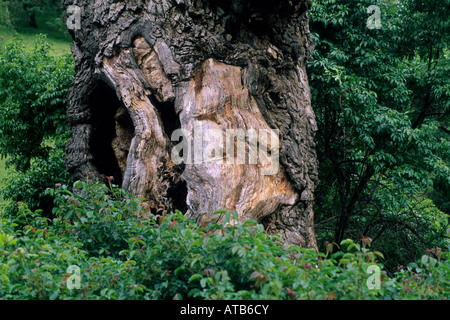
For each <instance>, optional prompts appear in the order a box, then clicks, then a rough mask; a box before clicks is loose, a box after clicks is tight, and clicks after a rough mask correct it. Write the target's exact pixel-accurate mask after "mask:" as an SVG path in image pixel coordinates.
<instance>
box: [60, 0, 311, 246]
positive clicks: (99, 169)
mask: <svg viewBox="0 0 450 320" xmlns="http://www.w3.org/2000/svg"><path fill="white" fill-rule="evenodd" d="M62 3H63V7H64V8H67V7H68V6H69V5H77V6H79V7H81V28H80V29H77V30H71V31H70V32H71V34H72V36H73V38H74V44H73V46H72V52H73V54H74V57H75V62H76V74H75V80H74V83H73V86H72V88H71V91H70V97H69V101H70V106H69V110H68V113H67V115H68V120H69V122H70V124H71V128H72V138H71V139H70V141H69V142H68V144H67V157H66V165H67V168H68V170H69V172H71V174H72V176H73V178H74V180H78V179H85V177H86V173H87V172H88V173H89V176H90V178H91V179H95V180H97V181H105V177H106V176H113V177H114V180H115V182H116V183H118V184H120V185H121V186H122V187H123V188H125V189H126V190H127V191H128V192H130V193H132V194H134V195H136V196H139V197H144V198H145V199H146V200H145V201H144V202H143V205H144V206H145V208H147V209H148V210H149V211H151V212H156V211H157V210H158V209H160V208H162V209H165V210H174V209H178V210H181V211H183V212H184V213H185V214H186V215H188V216H190V217H193V218H195V219H196V220H197V222H198V223H199V224H200V225H206V224H208V223H209V222H212V221H216V220H217V216H215V215H213V213H214V212H215V211H216V210H218V209H233V210H234V209H235V210H236V211H237V212H238V214H239V217H240V219H241V220H245V219H249V218H254V219H257V220H258V221H260V222H261V223H263V224H264V225H265V226H266V227H267V228H268V229H269V231H270V232H272V233H275V232H278V233H282V235H283V237H284V239H285V241H286V242H290V243H298V242H300V241H304V242H305V243H306V245H307V246H309V247H316V244H315V239H314V231H313V209H312V202H313V192H314V186H315V184H316V182H317V164H316V154H315V151H314V132H315V130H316V122H315V117H314V113H313V111H312V109H311V101H310V92H309V86H308V79H307V75H306V72H305V63H306V60H307V59H308V57H309V55H310V53H311V51H312V49H313V44H312V40H311V36H310V33H309V29H308V17H307V9H308V5H309V0H293V1H278V2H265V1H256V0H250V1H242V0H241V1H239V0H221V1H212V0H209V1H208V0H129V1H115V0H95V1H93V0H75V1H74V0H63V1H62ZM199 128H201V129H202V131H201V132H203V133H205V132H206V133H207V134H204V135H203V136H200V140H198V135H197V133H196V130H199ZM180 129H183V130H184V132H185V133H186V135H185V136H184V138H182V139H180V140H177V141H172V140H173V139H172V134H173V133H176V132H179V130H180ZM231 129H234V130H242V131H244V133H246V135H245V136H242V135H236V136H233V137H232V140H227V139H229V138H227V137H228V136H226V135H225V138H224V140H221V139H219V140H217V141H219V142H220V141H222V142H223V145H225V142H227V141H228V142H230V141H231V143H230V144H229V145H227V146H226V147H224V148H222V151H223V153H220V150H221V149H220V148H215V147H214V146H217V144H214V143H213V144H212V145H213V148H212V150H215V151H211V150H210V149H208V148H211V144H209V142H211V140H214V139H215V138H217V135H216V136H215V137H213V136H211V135H210V134H208V132H223V133H224V134H225V132H227V130H231ZM274 129H277V130H279V148H277V144H276V139H275V138H273V136H272V137H270V135H268V136H266V138H263V140H264V139H265V140H264V141H265V142H267V147H268V148H269V149H270V152H268V153H267V154H266V155H268V156H270V158H271V159H275V160H278V157H279V167H277V166H275V169H277V170H273V172H272V173H271V174H267V172H264V170H269V169H270V168H269V166H272V169H273V168H274V167H273V165H274V163H268V162H267V161H264V159H263V158H261V157H260V158H258V161H257V162H256V163H253V162H250V161H248V160H249V156H247V157H246V159H247V161H244V162H239V161H235V162H233V163H231V162H230V161H220V160H224V159H226V158H227V157H229V158H227V159H228V160H230V159H231V160H233V159H235V160H236V159H237V157H236V155H237V153H238V152H239V151H237V152H236V154H235V153H234V151H236V150H238V149H239V148H240V147H239V146H238V144H239V141H240V142H242V143H243V144H241V146H242V145H244V149H241V151H242V150H244V151H246V152H247V153H248V154H257V153H255V150H256V149H257V148H258V146H260V144H261V142H262V140H261V139H262V138H261V137H262V135H259V136H257V137H259V140H257V141H256V140H254V139H252V137H253V136H251V135H250V134H247V133H249V132H261V130H262V131H263V132H266V131H267V132H270V131H271V132H272V133H274V132H275V131H274ZM208 130H209V131H208ZM212 130H215V131H212ZM252 130H253V131H252ZM264 130H265V131H264ZM235 137H236V139H237V140H235ZM189 138H191V139H192V141H193V142H195V141H197V142H198V141H200V142H199V143H200V146H201V148H202V150H203V151H204V149H205V148H206V150H209V151H208V152H210V154H209V155H212V154H214V157H215V158H214V157H212V158H211V157H210V158H208V161H204V160H205V159H204V158H203V159H201V160H202V161H193V162H192V161H191V162H187V161H184V162H183V163H180V162H179V161H175V160H174V152H173V150H174V147H175V146H177V145H178V144H179V143H180V141H182V140H183V139H185V140H186V141H191V140H189ZM219 138H220V137H219ZM273 139H275V140H273ZM217 141H216V143H217ZM255 141H256V142H255ZM258 143H259V144H258ZM219 145H220V143H219ZM262 145H264V144H262ZM274 146H275V147H274ZM195 148H196V146H195V143H194V149H195ZM252 152H253V153H252ZM182 153H183V154H181V153H180V154H179V155H181V156H182V157H184V158H183V159H185V160H186V159H189V158H188V156H190V155H191V152H190V151H189V152H187V151H186V150H183V152H182ZM194 153H195V150H194ZM204 154H205V153H204ZM194 157H195V155H194ZM233 157H234V158H233ZM266 160H267V159H266Z"/></svg>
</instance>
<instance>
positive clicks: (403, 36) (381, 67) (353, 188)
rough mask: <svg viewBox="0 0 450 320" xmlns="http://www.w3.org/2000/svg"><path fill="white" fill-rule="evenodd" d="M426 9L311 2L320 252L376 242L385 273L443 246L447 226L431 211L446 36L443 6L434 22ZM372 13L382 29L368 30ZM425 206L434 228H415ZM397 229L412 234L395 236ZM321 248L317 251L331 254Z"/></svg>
mask: <svg viewBox="0 0 450 320" xmlns="http://www.w3.org/2000/svg"><path fill="white" fill-rule="evenodd" d="M432 3H433V1H432V0H430V1H428V0H427V1H416V0H406V1H401V2H398V1H388V2H386V1H375V2H374V1H346V0H339V1H335V0H314V1H312V8H311V10H310V12H309V13H310V17H311V27H310V29H311V31H312V34H313V37H314V40H315V43H316V47H315V52H314V53H313V58H314V59H313V60H312V61H311V62H310V63H309V64H308V72H309V75H310V79H311V81H310V85H311V92H312V105H313V108H314V110H315V113H316V117H317V121H318V127H319V131H318V133H317V136H316V140H317V144H318V146H317V150H318V158H319V161H318V162H319V180H320V181H321V184H319V186H318V187H317V189H316V190H317V191H316V194H315V199H316V202H315V217H316V223H317V225H318V228H317V230H316V235H317V237H318V239H319V243H325V241H326V240H328V239H330V238H333V239H335V240H337V242H339V241H341V240H343V239H345V238H346V237H351V238H357V237H359V236H360V235H361V234H368V235H377V236H378V243H377V245H378V246H379V248H380V250H383V251H389V257H391V258H390V262H389V268H390V269H391V268H395V266H396V264H397V263H401V261H408V260H411V259H418V258H420V256H421V255H420V253H421V252H423V250H424V248H425V246H426V245H428V246H431V245H432V244H433V245H436V244H437V243H439V242H442V240H441V239H442V237H441V238H440V239H439V238H438V237H437V236H431V235H432V234H433V235H436V234H438V233H440V234H442V233H443V229H442V228H443V227H442V226H443V225H445V224H446V223H447V220H448V219H447V218H446V217H445V216H443V215H442V214H440V213H439V209H440V210H441V211H443V212H447V211H448V205H447V202H448V201H445V200H442V199H443V198H448V190H449V188H450V179H448V177H450V167H449V163H450V162H449V160H450V136H449V134H448V132H449V130H448V128H447V127H448V123H449V120H450V119H449V116H450V113H449V112H448V110H449V101H450V95H448V94H449V93H450V90H449V88H450V80H449V77H448V73H449V72H450V55H449V48H448V43H449V41H448V40H449V36H448V34H449V32H444V31H448V28H449V20H448V13H449V12H450V2H449V1H448V0H446V1H444V2H441V3H440V6H441V9H442V10H438V11H439V12H437V11H436V10H432V7H433V5H432ZM370 5H376V6H378V7H379V8H380V11H381V20H382V21H381V24H382V28H381V29H374V30H369V29H368V28H367V27H366V24H365V21H366V20H367V18H368V15H367V12H366V9H367V7H369V6H370ZM438 30H439V31H438ZM425 39H428V40H425ZM429 199H432V200H433V202H434V204H435V205H433V204H430V203H429V202H428V200H429ZM418 203H423V205H417V204H418ZM425 203H427V204H430V205H431V206H434V207H435V210H433V215H434V216H435V217H436V218H438V219H439V220H440V221H441V222H440V225H441V226H440V227H437V226H436V225H432V224H429V223H427V222H426V220H427V219H425V218H423V212H422V211H421V210H420V209H419V208H421V207H424V206H425ZM436 207H437V208H436ZM405 208H408V209H405ZM386 216H389V217H390V218H389V219H386V218H385V217H386ZM427 216H429V215H428V214H427ZM388 221H389V222H388ZM395 221H398V223H399V224H403V223H405V222H406V223H407V224H408V225H409V226H410V227H411V228H396V227H395V225H396V224H395ZM336 226H337V228H336ZM350 230H351V231H350ZM333 232H334V234H332V233H333ZM420 235H426V236H424V237H421V236H420ZM428 235H430V236H428ZM396 239H403V240H405V241H401V243H404V244H403V245H402V246H401V247H400V248H398V247H396V246H394V245H392V241H394V242H395V243H397V241H398V240H396ZM399 242H400V241H399ZM411 242H412V243H414V245H409V244H410V243H411ZM328 246H329V245H328ZM328 246H327V245H324V246H322V249H323V250H327V251H330V250H329V248H328ZM381 248H382V249H381Z"/></svg>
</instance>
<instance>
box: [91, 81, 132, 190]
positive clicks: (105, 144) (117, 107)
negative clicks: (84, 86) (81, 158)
mask: <svg viewBox="0 0 450 320" xmlns="http://www.w3.org/2000/svg"><path fill="white" fill-rule="evenodd" d="M89 104H90V105H89V107H90V110H91V112H92V127H93V132H92V136H91V141H90V149H91V154H92V156H93V164H94V165H95V166H96V168H97V170H98V171H99V172H100V173H101V174H103V175H105V176H112V177H113V178H114V180H113V183H114V184H116V185H119V186H121V185H122V179H123V175H122V170H121V167H120V165H119V161H120V158H119V160H118V157H117V156H118V154H117V150H116V152H115V149H114V148H113V140H114V139H117V138H119V139H117V140H123V139H120V138H121V137H120V136H119V137H118V135H120V134H122V135H123V133H121V132H124V131H125V132H129V135H133V134H134V127H133V124H132V121H131V118H130V117H129V114H128V112H127V111H126V108H125V106H124V105H123V103H122V102H121V101H120V100H119V99H118V97H117V95H116V93H115V91H114V90H113V89H111V88H110V87H109V86H108V85H107V84H106V83H104V82H99V83H98V85H97V87H96V88H95V90H94V92H93V94H92V95H91V97H90V101H89ZM123 110H125V112H124V111H123ZM118 115H119V116H118ZM118 129H119V130H118ZM120 129H124V130H120ZM129 143H131V141H129ZM129 143H128V149H127V151H126V152H128V150H129ZM116 149H117V148H116Z"/></svg>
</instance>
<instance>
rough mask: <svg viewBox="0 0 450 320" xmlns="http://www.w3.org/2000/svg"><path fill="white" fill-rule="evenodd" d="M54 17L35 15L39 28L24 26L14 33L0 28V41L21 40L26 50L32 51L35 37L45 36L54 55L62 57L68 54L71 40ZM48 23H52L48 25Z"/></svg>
mask: <svg viewBox="0 0 450 320" xmlns="http://www.w3.org/2000/svg"><path fill="white" fill-rule="evenodd" d="M56 17H57V16H56V15H54V14H48V15H45V14H43V13H41V14H39V13H38V14H37V16H36V20H37V23H38V26H39V28H38V29H35V28H30V27H26V26H16V27H15V28H14V29H15V30H14V31H11V30H9V29H8V28H6V27H3V26H0V41H2V40H4V41H6V40H10V39H18V40H21V41H22V42H23V44H24V46H25V48H26V49H27V50H30V51H31V50H33V48H34V40H35V38H36V36H37V35H39V34H45V35H47V40H48V42H49V43H50V44H51V47H52V49H53V53H54V54H55V55H63V54H68V53H70V44H71V42H72V39H71V37H70V35H69V34H68V32H67V31H66V29H65V27H64V25H62V22H59V23H56V22H52V21H55V19H56ZM49 21H50V22H52V23H50V24H49Z"/></svg>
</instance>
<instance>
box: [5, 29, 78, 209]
mask: <svg viewBox="0 0 450 320" xmlns="http://www.w3.org/2000/svg"><path fill="white" fill-rule="evenodd" d="M73 68H74V67H73V59H72V57H70V56H63V57H54V56H53V55H52V53H51V49H50V45H49V44H48V43H47V41H46V38H45V36H40V37H38V38H37V39H36V42H35V47H34V50H33V51H32V52H28V51H26V50H25V49H24V46H23V45H22V43H21V42H20V41H18V40H17V39H13V40H11V41H9V42H7V43H6V44H4V46H2V48H1V49H0V136H1V139H0V153H1V156H2V157H6V158H7V166H8V167H9V168H10V169H11V174H10V176H9V179H8V181H7V183H6V186H5V188H4V189H3V190H2V191H1V193H2V195H3V197H4V198H6V199H9V200H12V205H11V206H10V208H9V212H12V211H16V210H17V207H16V205H15V203H16V202H17V201H22V202H25V203H27V204H28V205H29V206H30V208H32V209H33V210H35V209H38V208H39V209H43V210H45V211H46V212H48V211H49V207H50V208H51V205H52V199H50V198H49V197H48V196H46V195H45V194H44V191H45V190H46V189H47V188H49V187H51V186H54V185H55V183H68V182H69V175H68V173H67V172H66V171H65V167H64V146H65V143H66V141H67V139H68V137H69V132H70V131H69V126H68V123H67V121H66V103H67V97H68V89H69V87H70V84H71V83H72V80H73Z"/></svg>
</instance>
